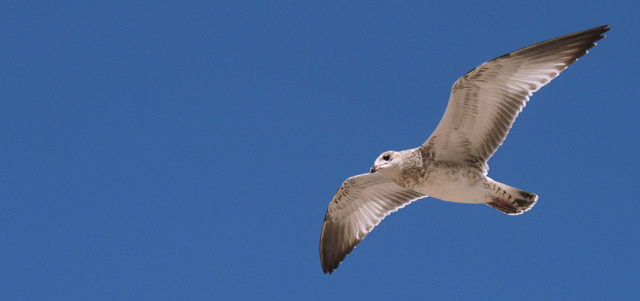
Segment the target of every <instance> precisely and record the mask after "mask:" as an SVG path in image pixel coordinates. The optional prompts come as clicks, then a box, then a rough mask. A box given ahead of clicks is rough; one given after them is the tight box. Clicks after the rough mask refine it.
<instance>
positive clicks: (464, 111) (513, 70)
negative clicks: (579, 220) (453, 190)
mask: <svg viewBox="0 0 640 301" xmlns="http://www.w3.org/2000/svg"><path fill="white" fill-rule="evenodd" d="M607 26H608V25H605V26H600V27H596V28H593V29H589V30H585V31H581V32H577V33H574V34H569V35H566V36H562V37H558V38H555V39H551V40H548V41H545V42H541V43H538V44H534V45H531V46H529V47H525V48H523V49H520V50H517V51H514V52H511V53H509V54H505V55H503V56H500V57H498V58H495V59H493V60H490V61H488V62H486V63H484V64H482V65H480V66H478V67H477V68H475V69H473V70H471V71H469V72H468V73H467V74H465V75H464V76H463V77H461V78H460V79H458V80H457V81H456V82H455V84H454V85H453V88H452V89H451V97H450V98H449V104H448V105H447V109H446V111H445V113H444V116H443V117H442V120H441V121H440V123H439V124H438V127H437V128H436V130H435V131H434V132H433V134H432V135H431V137H430V138H429V139H428V140H427V142H425V143H424V144H423V145H422V147H427V148H429V147H430V148H433V149H432V150H433V152H434V154H435V156H436V159H437V160H445V161H452V162H460V163H464V164H468V165H473V166H477V167H478V168H479V169H480V170H482V171H484V172H485V173H486V172H487V171H488V166H487V161H488V160H489V158H491V156H492V155H493V154H494V153H495V151H496V150H497V149H498V147H499V146H500V145H502V142H503V141H504V139H505V138H506V136H507V134H508V133H509V129H510V128H511V126H512V125H513V122H514V121H515V119H516V117H517V116H518V114H519V113H520V112H521V111H522V109H523V108H524V106H525V105H526V103H527V101H529V97H530V96H531V95H532V94H533V93H534V92H536V91H538V90H539V89H540V88H541V87H543V86H544V85H546V84H548V83H549V82H550V81H551V80H552V79H554V78H556V77H557V76H558V75H559V74H560V72H562V71H564V70H565V69H566V68H567V67H568V66H569V65H571V64H573V63H574V62H575V61H577V60H578V58H579V57H581V56H583V55H585V54H586V53H587V50H588V49H590V48H591V47H593V46H595V45H596V44H595V42H596V41H598V40H600V39H602V38H603V37H604V35H603V34H604V33H605V32H607V31H608V30H609V28H607Z"/></svg>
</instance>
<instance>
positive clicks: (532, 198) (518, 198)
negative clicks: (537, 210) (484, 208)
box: [487, 182, 538, 215]
mask: <svg viewBox="0 0 640 301" xmlns="http://www.w3.org/2000/svg"><path fill="white" fill-rule="evenodd" d="M493 184H494V185H492V190H493V191H492V194H491V196H490V199H491V200H490V201H489V202H487V205H489V206H491V207H493V208H495V209H497V210H499V211H501V212H504V213H506V214H509V215H518V214H522V213H525V212H527V211H529V209H531V207H533V205H535V204H536V202H537V201H538V196H537V195H535V194H533V193H531V192H526V191H524V190H520V189H518V188H513V187H511V186H508V185H505V184H502V183H498V182H493Z"/></svg>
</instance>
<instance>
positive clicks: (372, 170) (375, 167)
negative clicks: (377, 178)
mask: <svg viewBox="0 0 640 301" xmlns="http://www.w3.org/2000/svg"><path fill="white" fill-rule="evenodd" d="M378 169H380V166H375V165H374V166H373V167H371V169H369V172H370V173H374V172H376V171H378Z"/></svg>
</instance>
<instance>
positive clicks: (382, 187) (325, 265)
mask: <svg viewBox="0 0 640 301" xmlns="http://www.w3.org/2000/svg"><path fill="white" fill-rule="evenodd" d="M423 197H426V195H423V194H421V193H419V192H416V191H413V190H410V189H406V188H403V187H400V186H399V185H398V184H396V183H394V182H393V181H392V180H391V178H389V177H388V176H386V175H384V174H383V173H380V172H378V173H370V174H362V175H358V176H354V177H351V178H349V179H347V180H346V181H345V182H344V183H343V184H342V186H340V188H339V189H338V192H336V195H335V196H334V197H333V200H332V201H331V203H330V204H329V208H328V209H327V213H326V214H325V217H324V225H323V226H322V234H321V236H320V262H321V263H322V269H323V271H324V272H325V274H326V273H332V272H333V271H334V270H335V269H337V268H338V265H339V264H340V263H341V262H342V261H343V260H344V258H345V257H346V256H347V254H349V253H351V251H352V250H353V248H355V247H356V245H358V243H359V242H360V241H361V240H362V239H363V238H364V237H365V236H367V234H369V232H371V230H373V228H374V227H375V226H377V225H378V224H379V223H380V221H382V220H383V219H384V218H385V217H386V216H387V215H389V214H391V213H392V212H396V211H398V209H400V208H402V207H404V206H406V205H408V204H409V203H411V202H413V201H415V200H416V199H419V198H423Z"/></svg>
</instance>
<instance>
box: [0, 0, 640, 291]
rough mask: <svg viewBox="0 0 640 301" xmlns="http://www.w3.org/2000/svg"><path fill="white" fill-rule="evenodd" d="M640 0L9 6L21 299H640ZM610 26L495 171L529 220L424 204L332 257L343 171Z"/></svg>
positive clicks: (416, 140) (10, 213)
mask: <svg viewBox="0 0 640 301" xmlns="http://www.w3.org/2000/svg"><path fill="white" fill-rule="evenodd" d="M638 12H640V4H638V3H637V2H636V1H621V2H616V3H615V4H603V3H599V2H584V1H536V2H531V3H527V4H514V3H510V2H488V1H486V2H485V1H478V2H475V3H474V4H469V3H467V2H455V1H453V2H450V1H441V2H432V3H429V2H426V1H425V2H422V1H411V2H409V1H407V2H400V3H387V2H346V3H343V2H330V3H324V2H302V3H296V2H288V1H287V2H275V1H274V2H270V3H269V4H267V1H248V2H244V1H222V2H208V1H203V2H190V3H183V2H178V1H176V2H138V1H123V2H118V1H111V2H100V3H95V2H91V1H78V2H76V1H68V2H26V1H5V2H3V3H2V4H0V28H2V30H0V53H1V54H2V55H0V71H1V72H0V74H1V75H2V77H3V78H2V81H1V83H2V85H1V87H2V88H1V89H0V91H1V93H2V95H1V98H2V102H1V104H2V106H1V107H2V110H0V128H1V129H2V130H1V131H0V133H1V135H2V137H1V139H2V147H1V148H0V160H1V161H0V162H1V168H0V179H1V180H2V185H1V186H0V191H1V196H0V205H1V208H0V221H1V222H0V245H2V247H0V258H2V260H1V261H0V262H1V268H2V271H3V273H2V274H1V276H0V297H2V299H57V298H64V299H77V298H83V299H87V298H92V299H93V298H97V299H103V298H104V299H121V298H127V299H129V298H131V299H134V298H135V299H186V298H189V299H271V298H281V299H286V298H291V299H297V300H303V299H306V300H308V299H316V300H324V299H329V298H336V299H354V298H357V299H375V298H387V299H391V298H393V299H396V300H398V299H424V298H433V299H465V298H481V299H512V298H523V299H529V298H531V299H538V298H544V299H569V298H576V299H577V298H580V299H591V298H593V299H610V298H613V299H638V298H640V289H639V288H638V287H640V283H639V282H638V279H640V272H639V271H640V262H639V260H638V254H639V253H640V236H639V234H640V231H639V230H640V222H639V221H638V219H639V218H638V213H640V209H639V206H638V197H637V195H636V193H635V190H636V189H637V185H638V182H639V181H640V174H639V172H638V170H637V169H638V149H640V139H639V138H640V134H639V133H638V130H639V126H640V124H639V119H638V116H639V115H640V109H639V106H638V97H637V89H638V86H639V85H640V82H639V80H638V79H639V78H640V71H639V68H638V67H639V62H640V59H639V58H638V49H640V39H638V30H639V29H640V22H639V21H638ZM604 24H611V27H612V30H611V31H610V32H608V33H607V38H605V39H603V40H601V41H600V42H599V43H598V44H599V45H598V46H597V47H595V48H594V49H592V50H591V51H590V53H589V54H588V55H586V56H585V57H583V58H581V59H580V60H579V61H578V62H577V63H576V64H574V65H572V66H571V67H570V68H569V69H568V70H567V71H565V72H564V73H562V75H561V76H560V77H558V78H557V79H555V80H554V81H553V82H551V83H550V84H549V85H547V86H546V87H544V88H543V89H541V90H540V91H539V92H537V93H536V94H535V95H534V96H533V97H532V100H531V102H529V104H528V106H527V107H526V108H525V110H524V112H523V113H522V114H521V115H520V117H519V118H518V120H517V121H516V123H515V125H514V128H513V129H512V130H511V132H510V134H509V136H508V137H507V140H506V142H505V144H504V145H503V146H502V147H501V148H500V149H499V150H498V152H497V153H496V155H495V156H494V157H493V158H492V159H491V161H490V162H489V163H490V166H491V170H490V172H489V176H491V177H492V178H493V179H495V180H497V181H500V182H504V183H506V184H509V185H511V186H514V187H518V188H520V189H523V190H526V191H530V192H533V193H536V194H538V195H539V196H540V199H539V202H538V204H537V205H536V206H535V207H534V208H533V209H532V210H531V211H529V212H527V213H525V214H523V215H521V216H516V217H512V216H507V215H504V214H502V213H499V212H497V211H496V210H494V209H492V208H490V207H488V206H484V205H467V204H455V203H446V202H443V201H439V200H436V199H424V200H421V201H419V202H416V203H414V204H411V205H410V206H408V207H407V208H405V209H402V210H400V211H398V212H397V213H394V214H392V215H391V216H389V217H388V218H387V219H385V220H384V221H383V222H382V223H381V224H380V226H378V227H377V228H376V229H375V230H374V231H373V232H372V233H371V234H370V235H369V236H367V238H366V239H364V240H363V241H362V243H361V244H360V245H359V246H358V247H357V248H356V249H355V250H354V252H353V253H352V254H351V255H349V256H347V258H346V260H345V261H344V262H343V263H342V264H341V265H340V268H339V269H338V270H337V271H336V272H335V273H334V274H333V275H325V274H323V273H322V268H321V266H320V262H319V255H318V242H319V238H320V230H321V228H322V221H323V218H324V214H325V210H326V208H327V205H328V204H329V201H330V200H331V198H332V197H333V194H334V193H335V191H336V190H337V188H338V187H339V186H340V184H341V183H342V181H344V180H345V179H346V178H348V177H350V176H353V175H356V174H360V173H365V172H367V170H368V168H369V167H371V165H372V164H373V161H374V160H375V159H376V157H377V156H378V155H379V154H380V153H382V152H384V151H387V150H403V149H407V148H413V147H416V146H418V145H420V144H422V143H423V142H424V140H426V139H427V138H428V136H429V135H430V134H431V132H432V131H433V129H435V127H436V125H437V123H438V122H439V121H440V118H441V116H442V114H443V113H444V110H445V107H446V103H447V100H448V97H449V92H450V88H451V85H452V84H453V82H454V81H455V80H456V79H458V77H460V76H461V75H463V74H464V73H465V72H467V71H469V70H471V69H472V68H475V67H476V66H477V65H479V64H481V63H483V62H484V61H487V60H490V59H492V58H494V57H497V56H500V55H502V54H505V53H507V52H510V51H513V50H516V49H519V48H522V47H525V46H528V45H530V44H533V43H536V42H540V41H543V40H546V39H550V38H554V37H556V36H560V35H564V34H568V33H572V32H576V31H580V30H584V29H588V28H592V27H596V26H599V25H604Z"/></svg>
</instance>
